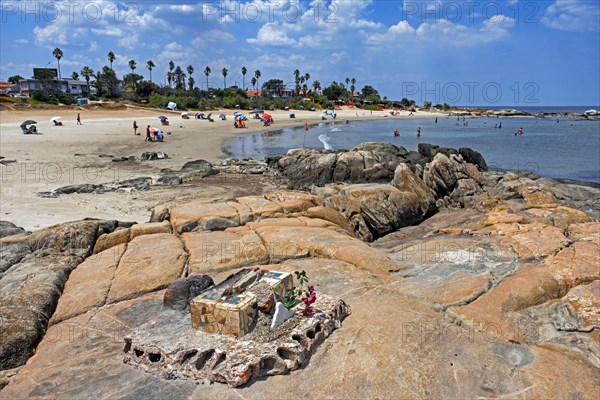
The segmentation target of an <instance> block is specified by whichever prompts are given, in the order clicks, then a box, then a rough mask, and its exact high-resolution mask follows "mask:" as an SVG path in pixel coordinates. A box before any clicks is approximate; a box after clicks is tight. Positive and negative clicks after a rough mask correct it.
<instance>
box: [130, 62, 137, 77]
mask: <svg viewBox="0 0 600 400" xmlns="http://www.w3.org/2000/svg"><path fill="white" fill-rule="evenodd" d="M129 68H130V69H131V73H132V74H133V73H135V69H136V68H137V63H136V62H135V60H129Z"/></svg>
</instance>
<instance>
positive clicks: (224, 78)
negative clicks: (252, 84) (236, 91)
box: [221, 68, 229, 90]
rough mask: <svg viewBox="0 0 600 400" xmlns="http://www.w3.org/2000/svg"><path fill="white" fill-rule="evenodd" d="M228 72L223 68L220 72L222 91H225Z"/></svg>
mask: <svg viewBox="0 0 600 400" xmlns="http://www.w3.org/2000/svg"><path fill="white" fill-rule="evenodd" d="M228 72H229V70H228V69H227V68H223V70H221V73H222V74H223V90H225V89H226V88H227V73H228Z"/></svg>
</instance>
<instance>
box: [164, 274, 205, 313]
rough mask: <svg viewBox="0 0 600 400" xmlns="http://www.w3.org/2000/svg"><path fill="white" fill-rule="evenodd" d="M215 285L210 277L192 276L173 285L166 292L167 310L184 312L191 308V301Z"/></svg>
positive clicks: (165, 302) (165, 303)
mask: <svg viewBox="0 0 600 400" xmlns="http://www.w3.org/2000/svg"><path fill="white" fill-rule="evenodd" d="M214 284H215V283H214V281H213V280H212V278H211V277H210V276H208V275H201V274H192V275H190V276H188V277H186V278H181V279H178V280H176V281H175V282H173V283H171V285H170V286H169V288H168V289H167V290H166V291H165V295H164V298H163V304H164V306H165V307H166V308H170V309H172V310H179V311H183V310H186V309H188V308H189V306H190V300H191V299H193V298H194V297H196V296H198V295H199V294H200V293H202V292H204V291H205V290H206V289H208V288H210V287H211V286H213V285H214Z"/></svg>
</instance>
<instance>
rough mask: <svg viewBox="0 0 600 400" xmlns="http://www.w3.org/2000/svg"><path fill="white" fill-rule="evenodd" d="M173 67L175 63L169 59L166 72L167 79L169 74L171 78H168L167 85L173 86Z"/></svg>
mask: <svg viewBox="0 0 600 400" xmlns="http://www.w3.org/2000/svg"><path fill="white" fill-rule="evenodd" d="M174 69H175V63H174V62H173V61H169V72H167V80H168V79H169V74H170V76H171V80H169V87H170V88H172V87H173V85H172V84H173V82H175V73H174V72H173V70H174Z"/></svg>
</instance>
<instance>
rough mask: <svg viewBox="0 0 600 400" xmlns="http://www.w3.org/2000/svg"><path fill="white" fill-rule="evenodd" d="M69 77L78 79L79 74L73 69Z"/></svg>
mask: <svg viewBox="0 0 600 400" xmlns="http://www.w3.org/2000/svg"><path fill="white" fill-rule="evenodd" d="M71 79H73V80H74V81H78V80H79V74H78V73H77V72H75V71H73V73H72V74H71Z"/></svg>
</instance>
